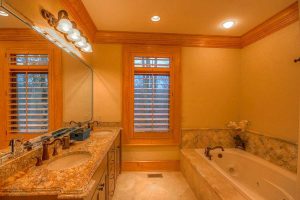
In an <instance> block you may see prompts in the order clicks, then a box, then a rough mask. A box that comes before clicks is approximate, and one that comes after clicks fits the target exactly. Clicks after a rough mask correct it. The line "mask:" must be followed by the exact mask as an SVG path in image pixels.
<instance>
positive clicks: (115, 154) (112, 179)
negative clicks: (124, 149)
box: [107, 134, 121, 200]
mask: <svg viewBox="0 0 300 200" xmlns="http://www.w3.org/2000/svg"><path fill="white" fill-rule="evenodd" d="M107 169H108V198H107V199H108V200H111V199H112V198H113V195H114V191H115V188H116V180H117V178H118V176H119V174H120V170H121V138H120V134H119V135H118V136H117V138H116V139H115V141H114V143H113V145H112V146H111V148H110V150H109V152H108V160H107Z"/></svg>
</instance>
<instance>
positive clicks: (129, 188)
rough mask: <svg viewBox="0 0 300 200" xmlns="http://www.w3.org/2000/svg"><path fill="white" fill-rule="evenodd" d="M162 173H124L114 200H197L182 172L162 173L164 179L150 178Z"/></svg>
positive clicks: (119, 179)
mask: <svg viewBox="0 0 300 200" xmlns="http://www.w3.org/2000/svg"><path fill="white" fill-rule="evenodd" d="M153 173H155V174H157V173H160V172H123V173H122V174H121V175H120V176H119V177H118V181H117V185H116V190H115V194H114V198H113V200H196V197H195V196H194V193H193V192H192V190H191V189H190V187H189V185H188V183H187V182H186V180H185V178H184V177H183V175H182V174H181V173H180V172H162V175H163V177H162V178H148V177H147V174H153Z"/></svg>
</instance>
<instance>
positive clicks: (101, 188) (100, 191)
mask: <svg viewBox="0 0 300 200" xmlns="http://www.w3.org/2000/svg"><path fill="white" fill-rule="evenodd" d="M106 181H107V172H106V171H105V172H104V174H103V176H102V178H101V179H100V182H99V183H98V184H97V186H96V191H95V192H94V195H93V197H92V200H105V199H106V191H107V189H106V188H107V187H106Z"/></svg>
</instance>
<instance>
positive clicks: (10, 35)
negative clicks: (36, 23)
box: [0, 28, 47, 43]
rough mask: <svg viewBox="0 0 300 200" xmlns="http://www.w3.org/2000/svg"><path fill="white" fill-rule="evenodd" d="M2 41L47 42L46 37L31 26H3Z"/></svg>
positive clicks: (0, 31)
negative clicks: (30, 27)
mask: <svg viewBox="0 0 300 200" xmlns="http://www.w3.org/2000/svg"><path fill="white" fill-rule="evenodd" d="M0 41H35V42H42V43H45V42H47V41H46V40H45V38H44V37H43V36H41V35H39V34H37V33H36V32H35V31H33V30H31V29H29V28H24V29H23V28H2V29H0Z"/></svg>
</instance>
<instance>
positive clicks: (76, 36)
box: [67, 29, 81, 42]
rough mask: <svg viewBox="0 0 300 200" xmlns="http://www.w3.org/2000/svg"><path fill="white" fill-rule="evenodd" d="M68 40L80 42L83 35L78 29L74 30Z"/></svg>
mask: <svg viewBox="0 0 300 200" xmlns="http://www.w3.org/2000/svg"><path fill="white" fill-rule="evenodd" d="M67 38H68V40H70V41H73V42H77V41H79V40H80V38H81V35H80V32H79V31H78V30H77V29H73V31H72V32H71V33H69V35H68V36H67Z"/></svg>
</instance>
